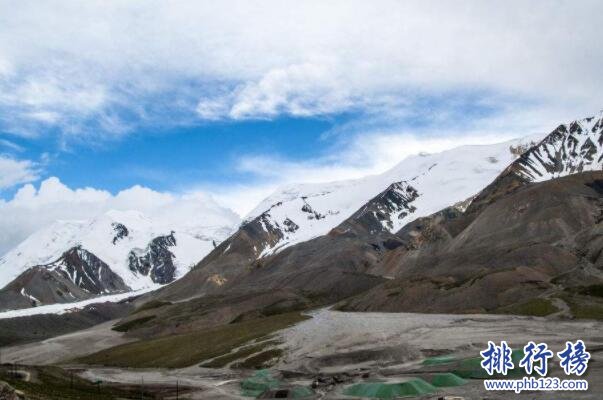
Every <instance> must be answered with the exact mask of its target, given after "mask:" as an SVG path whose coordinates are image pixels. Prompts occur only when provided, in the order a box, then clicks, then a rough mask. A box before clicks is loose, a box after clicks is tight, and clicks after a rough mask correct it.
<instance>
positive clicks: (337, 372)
mask: <svg viewBox="0 0 603 400" xmlns="http://www.w3.org/2000/svg"><path fill="white" fill-rule="evenodd" d="M311 316H312V318H311V319H308V320H306V321H303V322H300V323H298V324H296V325H295V326H292V327H290V328H287V329H285V330H282V331H279V332H278V333H277V334H276V335H277V338H278V339H279V341H280V343H281V344H279V345H278V347H279V348H282V349H284V353H283V356H282V358H281V359H280V361H279V362H278V363H277V364H276V365H275V366H274V367H273V368H272V371H273V373H274V374H275V376H279V377H280V379H282V380H283V381H284V382H286V383H287V384H296V385H302V386H309V385H311V384H312V382H318V384H315V386H318V388H317V390H316V392H317V398H325V399H337V398H347V397H345V396H343V394H342V392H343V390H344V388H346V387H348V386H349V385H351V384H354V383H357V382H361V381H370V380H373V381H374V380H383V381H395V382H399V381H403V380H406V379H409V378H411V377H417V376H419V377H424V376H429V374H433V373H435V372H445V371H449V370H450V369H452V368H455V367H454V366H447V365H446V364H445V363H444V364H439V363H435V364H429V363H426V362H425V360H426V359H432V358H433V357H435V356H442V355H451V356H452V357H454V358H456V359H463V358H475V357H479V351H481V350H483V349H485V348H486V343H487V342H488V341H489V340H491V341H494V342H499V341H501V340H506V341H507V342H508V343H509V344H510V345H511V347H513V348H521V347H523V346H524V345H525V344H526V343H527V342H528V341H535V342H545V343H547V344H548V345H549V347H550V348H551V349H553V350H554V351H560V350H561V349H562V348H563V346H564V344H565V341H566V340H569V341H576V340H578V339H582V340H584V342H585V343H586V345H587V350H588V351H590V353H591V355H592V359H591V362H590V364H589V370H588V371H587V374H585V376H583V378H584V379H587V380H588V381H589V384H590V388H589V390H588V391H587V392H565V393H563V392H559V393H557V394H555V393H551V392H525V393H523V394H521V395H515V394H510V393H508V392H506V393H505V392H486V391H485V390H484V389H483V381H482V380H481V379H469V383H467V384H466V385H464V386H459V387H452V388H443V389H441V391H439V392H437V393H435V394H432V395H427V396H424V397H422V398H429V399H437V398H439V397H442V396H445V395H457V396H462V398H465V399H483V398H488V399H510V398H525V399H528V398H529V399H545V398H546V399H562V398H563V399H567V398H571V399H599V398H601V394H602V393H603V352H602V350H603V333H602V332H603V322H599V321H587V320H573V321H569V320H553V319H544V318H536V317H518V316H507V315H500V316H499V315H435V314H403V313H400V314H394V313H347V312H337V311H331V310H328V309H321V310H317V311H315V312H312V313H311ZM111 325H112V324H111V323H105V324H102V325H99V326H97V327H94V328H91V329H88V330H85V331H81V332H78V333H75V334H69V335H64V336H61V337H57V338H53V339H48V340H45V341H43V342H40V343H32V344H28V345H23V346H16V347H11V348H4V349H2V361H3V362H5V363H6V362H11V363H14V362H17V363H19V364H33V365H41V364H54V363H57V362H61V361H63V362H64V361H65V360H66V359H67V358H72V357H76V356H81V355H83V354H86V353H90V352H94V351H98V350H99V349H101V348H103V347H110V346H115V345H116V344H120V343H123V340H124V339H122V338H121V337H120V336H119V334H117V333H116V332H114V331H111V329H110V328H111ZM68 356H69V357H68ZM551 364H553V365H554V368H553V369H552V371H551V373H552V375H553V376H559V377H560V378H563V376H562V375H561V374H562V371H561V370H560V369H559V367H558V366H557V361H553V360H551ZM62 367H63V368H66V369H73V370H74V371H76V372H77V373H78V374H79V375H80V376H81V377H83V378H86V379H88V380H90V381H92V382H95V381H102V382H104V383H107V384H109V383H111V382H112V383H114V384H119V385H129V386H132V385H141V384H144V385H145V386H146V387H147V388H149V387H152V386H153V385H155V386H158V387H172V389H173V387H174V386H175V385H176V381H178V385H179V387H181V388H182V392H181V393H182V394H181V395H180V397H179V398H181V399H182V398H191V399H193V398H199V399H201V398H202V399H235V398H242V397H241V389H240V382H241V380H242V379H244V378H245V377H247V376H249V375H251V374H252V373H253V372H252V371H244V370H235V369H230V368H221V369H210V368H201V367H199V366H192V367H188V368H184V369H144V370H142V369H124V368H103V367H89V366H81V365H68V364H63V365H62ZM24 368H27V367H24ZM165 398H166V399H167V398H175V397H165Z"/></svg>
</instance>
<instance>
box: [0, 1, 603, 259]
mask: <svg viewBox="0 0 603 400" xmlns="http://www.w3.org/2000/svg"><path fill="white" fill-rule="evenodd" d="M602 13H603V4H602V3H601V2H600V1H594V0H593V1H591V0H583V1H580V2H574V1H561V0H560V1H548V0H546V1H545V0H539V1H534V2H531V4H530V7H529V10H527V9H526V5H525V3H524V2H523V1H518V0H517V1H516V0H512V1H504V2H503V1H500V2H483V1H474V0H463V1H458V2H448V1H437V0H430V1H418V0H417V1H404V2H399V1H393V0H391V1H390V0H380V1H371V2H366V1H354V0H347V1H343V0H341V1H331V2H324V1H312V0H310V1H304V2H297V1H296V2H293V1H291V2H288V1H264V2H260V3H256V2H249V1H242V0H240V1H238V0H229V1H224V2H219V3H216V2H210V1H192V0H190V1H189V0H182V1H179V2H164V1H159V0H145V1H142V0H140V1H138V0H132V1H128V2H122V1H112V0H109V1H101V0H98V1H96V0H90V1H86V2H76V3H74V2H70V1H65V0H48V1H44V2H39V1H30V0H24V1H19V2H13V1H10V0H0V230H2V229H4V228H5V226H4V225H2V224H3V223H5V224H10V227H15V226H17V227H18V229H19V230H20V234H19V235H17V236H18V237H22V236H24V235H26V234H28V233H30V232H31V231H32V230H34V229H36V228H38V227H39V226H40V225H43V224H47V223H49V222H50V221H51V218H70V217H75V216H77V217H78V218H81V217H83V216H87V214H86V213H85V210H86V208H90V209H91V210H95V212H96V211H98V209H99V208H98V207H88V206H89V205H90V204H97V203H95V202H98V201H101V202H105V201H106V199H108V198H120V193H129V194H131V191H129V190H130V189H131V188H137V187H144V188H147V189H148V190H150V191H151V192H152V196H150V197H153V196H155V195H156V196H158V198H163V197H162V196H164V197H165V196H171V197H173V198H179V197H182V196H187V195H191V194H199V195H202V196H210V197H211V198H213V199H214V200H215V201H216V202H217V203H219V204H221V205H223V206H225V207H229V208H231V209H234V210H235V211H236V212H237V213H239V214H241V215H245V213H246V212H248V211H249V210H251V209H252V208H253V207H254V206H255V204H256V203H257V202H258V201H260V200H261V199H262V198H264V197H265V196H267V195H269V194H270V193H271V192H272V191H273V190H275V188H277V187H279V186H282V185H288V184H293V183H295V182H301V181H304V182H312V181H330V180H337V179H349V178H356V177H360V176H364V175H366V174H372V173H378V172H382V171H384V170H386V169H387V168H390V167H392V166H393V165H395V164H396V163H397V162H399V161H400V160H402V159H403V158H404V157H405V156H407V155H409V154H413V153H416V152H419V151H430V152H435V151H442V150H445V149H449V148H451V147H454V146H457V145H461V144H467V143H488V142H494V141H502V140H506V139H509V138H512V137H518V136H524V135H528V134H533V133H537V132H542V133H545V132H547V131H550V130H551V129H553V128H554V127H555V126H556V125H557V124H559V123H561V122H566V121H568V120H572V119H575V118H579V117H584V116H588V115H589V114H593V113H595V112H597V111H598V110H600V109H601V108H602V107H603V106H602V101H601V93H603V80H602V79H601V78H600V75H601V73H600V66H601V65H602V64H603V49H602V47H603V46H601V44H600V43H599V38H600V37H603V27H602V26H601V24H595V23H592V16H593V15H601V14H602ZM45 182H46V183H45ZM83 188H88V189H86V190H82V189H83ZM151 192H149V193H151ZM147 197H149V196H147ZM203 198H209V197H203ZM146 200H147V199H141V198H136V197H135V196H134V197H132V200H131V202H130V203H124V204H122V205H121V207H125V208H134V209H136V208H138V207H139V204H140V203H142V202H144V201H146ZM82 204H87V205H88V206H85V207H84V206H81V205H82ZM103 204H104V203H103ZM120 204H121V203H120ZM158 204H159V203H158ZM97 205H98V204H97ZM48 207H52V209H53V210H55V211H53V212H52V213H49V212H48ZM78 207H79V208H78ZM76 209H77V210H78V212H74V210H76ZM101 209H102V207H101ZM59 210H65V211H59ZM3 221H4V222H3ZM6 221H9V222H6ZM6 227H9V226H8V225H7V226H6ZM3 240H4V239H2V237H0V250H1V249H2V247H3V244H2V243H3ZM6 240H8V241H10V240H13V239H10V238H8V239H6ZM4 246H5V247H6V246H7V245H6V244H5V245H4Z"/></svg>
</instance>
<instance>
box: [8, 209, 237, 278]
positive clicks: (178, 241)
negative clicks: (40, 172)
mask: <svg viewBox="0 0 603 400" xmlns="http://www.w3.org/2000/svg"><path fill="white" fill-rule="evenodd" d="M218 211H220V210H216V211H215V212H216V213H218ZM204 217H205V218H204ZM196 218H198V219H199V220H209V221H211V222H212V223H214V225H212V226H210V227H208V228H207V229H206V228H205V227H204V226H202V225H201V226H195V225H194V224H193V221H194V220H195V219H196ZM231 220H233V218H232V217H231V216H230V214H228V215H226V217H222V215H207V216H204V215H200V216H198V217H196V216H191V217H190V218H189V219H188V220H187V221H186V226H185V227H184V228H181V227H179V226H168V225H166V222H165V221H163V220H162V221H161V222H160V223H157V222H155V221H154V220H153V219H151V218H149V217H148V216H146V215H144V214H142V213H141V212H138V211H118V210H111V211H107V212H105V213H102V214H99V215H97V216H95V217H93V218H91V219H90V220H81V221H56V222H54V223H52V224H50V225H49V226H47V227H45V228H42V229H40V230H38V231H36V232H34V233H33V234H32V235H30V236H29V237H28V238H27V239H25V240H24V241H23V242H21V243H20V244H19V245H18V246H17V247H15V248H14V249H12V250H11V251H9V252H8V253H6V254H5V255H4V256H3V257H2V258H0V288H2V287H4V286H5V285H6V284H8V283H9V282H11V281H12V280H13V279H15V278H16V277H17V276H19V275H20V274H21V273H23V272H24V271H25V270H27V269H28V268H31V267H34V266H44V265H49V264H51V263H54V262H56V261H57V260H59V259H60V258H61V256H62V255H63V254H64V253H65V252H66V251H68V250H69V249H72V248H79V249H82V250H84V251H86V252H87V253H90V254H93V255H94V256H95V257H97V258H98V259H99V260H101V261H102V262H103V263H105V264H106V265H108V266H109V267H110V269H111V270H112V271H113V272H114V273H115V274H117V275H118V276H119V277H121V279H123V281H124V283H125V285H127V286H128V287H130V288H131V289H133V290H138V289H141V288H145V287H151V286H154V285H155V284H156V283H168V282H170V281H172V280H173V279H176V278H178V277H180V276H182V275H184V274H185V273H186V272H187V271H188V269H189V268H190V267H191V266H193V265H194V264H195V263H197V262H199V261H200V260H201V259H202V258H203V257H204V256H205V255H206V254H207V253H209V252H210V251H211V250H212V249H213V248H214V245H215V244H216V243H220V242H221V241H223V240H224V239H226V237H228V235H229V234H230V233H231V232H232V229H233V228H234V226H235V224H234V223H232V224H231V223H230V221H231ZM221 222H223V223H224V224H223V225H219V224H220V223H221ZM191 231H192V232H194V234H191V233H190V232H191ZM164 237H172V238H173V240H172V241H171V244H170V245H169V251H167V250H166V251H164V250H165V249H167V248H168V246H163V247H165V249H164V250H160V249H159V247H161V246H159V247H158V245H157V244H165V243H163V241H162V240H161V238H164ZM131 253H132V254H134V256H133V257H134V258H136V259H137V260H138V259H139V257H140V260H139V261H140V262H141V263H142V262H143V261H141V260H146V261H144V262H146V263H151V265H150V266H149V267H148V268H147V267H143V268H142V270H143V271H144V270H145V269H147V271H148V272H149V271H150V272H151V273H148V274H144V273H141V271H140V270H139V269H138V268H133V267H131V265H130V263H131V259H132V257H130V256H131ZM156 253H157V254H159V255H160V256H158V255H157V254H156ZM168 255H169V260H168V259H167V257H168ZM157 263H159V264H157Z"/></svg>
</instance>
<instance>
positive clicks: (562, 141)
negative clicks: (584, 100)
mask: <svg viewBox="0 0 603 400" xmlns="http://www.w3.org/2000/svg"><path fill="white" fill-rule="evenodd" d="M602 165H603V117H598V118H594V117H593V118H586V119H583V120H580V121H574V122H572V123H570V124H568V125H560V126H559V127H558V128H557V129H555V130H554V131H553V132H552V133H551V134H549V135H548V136H547V137H546V138H545V139H544V140H543V141H542V142H540V143H539V144H538V145H536V146H534V147H532V148H531V149H529V150H528V151H526V152H525V153H523V154H522V155H521V157H520V158H519V160H517V162H516V165H515V166H514V169H515V173H517V174H518V175H520V176H522V177H524V178H526V179H528V180H530V181H533V182H534V181H535V182H540V181H544V180H547V179H551V178H557V177H560V176H566V175H570V174H575V173H579V172H583V171H593V170H600V169H601V167H602Z"/></svg>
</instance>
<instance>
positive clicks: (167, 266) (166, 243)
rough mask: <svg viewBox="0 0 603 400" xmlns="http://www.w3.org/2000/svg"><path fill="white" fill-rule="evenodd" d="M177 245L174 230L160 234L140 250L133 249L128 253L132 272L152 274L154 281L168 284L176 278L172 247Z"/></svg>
mask: <svg viewBox="0 0 603 400" xmlns="http://www.w3.org/2000/svg"><path fill="white" fill-rule="evenodd" d="M175 245H176V237H175V236H174V232H172V233H170V234H169V235H165V236H158V237H156V238H155V239H153V240H152V241H151V243H149V245H148V246H147V248H146V249H145V250H144V251H142V252H140V251H136V250H132V251H131V252H130V254H129V255H128V263H129V267H130V270H131V271H132V272H135V273H138V274H142V275H145V276H150V277H151V279H152V280H153V282H155V283H160V284H166V283H170V282H172V281H174V279H175V278H176V266H175V265H174V259H175V257H174V254H173V253H172V252H171V251H170V247H172V246H175Z"/></svg>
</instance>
